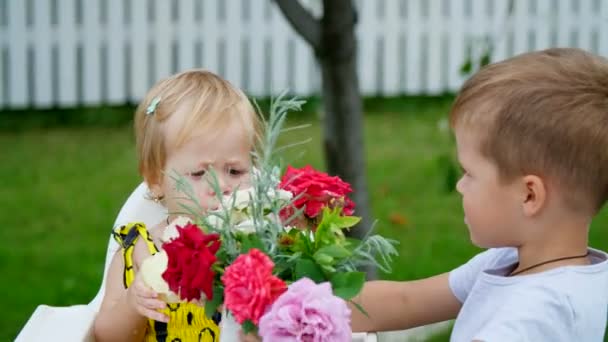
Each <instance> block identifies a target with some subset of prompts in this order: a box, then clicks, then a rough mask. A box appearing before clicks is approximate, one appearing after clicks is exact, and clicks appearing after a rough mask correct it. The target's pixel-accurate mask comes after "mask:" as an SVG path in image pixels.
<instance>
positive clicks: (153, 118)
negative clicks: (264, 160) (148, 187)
mask: <svg viewBox="0 0 608 342" xmlns="http://www.w3.org/2000/svg"><path fill="white" fill-rule="evenodd" d="M155 100H158V101H157V102H158V103H157V105H156V106H154V105H153V101H155ZM151 105H153V106H152V107H150V106H151ZM152 109H153V113H149V111H151V110H152ZM178 111H181V112H182V113H184V114H183V115H182V117H180V118H179V123H178V129H177V131H175V132H177V136H175V137H168V136H167V132H166V128H165V126H166V122H167V121H168V120H169V118H171V117H172V116H173V115H174V114H175V113H176V112H178ZM235 121H238V122H239V123H241V124H242V125H243V128H244V129H245V130H246V131H247V132H246V133H247V134H248V137H249V138H250V141H251V146H252V149H254V148H255V147H256V146H257V144H258V142H259V141H260V136H261V123H260V119H259V117H258V114H257V113H256V111H255V110H254V108H253V106H252V105H251V102H249V100H248V99H247V97H246V96H245V94H244V93H243V92H242V91H241V90H239V89H238V88H236V87H234V86H233V85H232V84H230V83H229V82H228V81H226V80H224V79H222V78H221V77H219V76H217V75H215V74H214V73H212V72H209V71H205V70H188V71H184V72H181V73H179V74H176V75H173V76H170V77H168V78H166V79H163V80H161V81H159V82H158V83H156V84H155V85H154V86H153V87H152V89H150V90H149V91H148V93H147V94H146V96H145V97H144V99H143V100H142V102H141V103H140V104H139V106H138V107H137V110H136V111H135V122H134V128H135V138H136V146H137V154H138V159H139V173H140V174H141V175H142V177H143V178H144V180H145V181H146V182H147V183H148V184H158V183H159V182H160V180H161V175H162V170H163V168H164V166H165V162H166V160H167V150H168V149H169V148H171V147H179V146H180V145H181V144H183V143H184V142H186V141H187V140H188V139H189V138H190V137H191V135H192V133H193V132H194V131H196V130H200V129H206V130H209V131H210V132H211V133H217V132H218V131H221V129H223V128H225V127H228V126H229V125H230V124H231V123H233V122H235Z"/></svg>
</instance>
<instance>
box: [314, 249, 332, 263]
mask: <svg viewBox="0 0 608 342" xmlns="http://www.w3.org/2000/svg"><path fill="white" fill-rule="evenodd" d="M313 258H314V259H315V261H316V262H317V263H318V264H319V265H321V266H323V265H331V264H332V263H333V262H334V258H333V257H331V256H330V255H327V254H325V253H319V252H317V253H315V255H313Z"/></svg>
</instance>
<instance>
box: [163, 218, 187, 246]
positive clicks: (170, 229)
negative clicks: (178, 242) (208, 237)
mask: <svg viewBox="0 0 608 342" xmlns="http://www.w3.org/2000/svg"><path fill="white" fill-rule="evenodd" d="M190 222H192V219H190V218H188V217H185V216H178V217H176V218H175V219H174V220H173V221H171V223H170V224H169V225H168V226H167V227H166V228H165V230H164V231H163V236H162V237H161V241H162V242H169V241H171V240H173V239H175V238H177V237H179V232H178V231H177V226H180V227H185V226H186V225H187V224H188V223H190Z"/></svg>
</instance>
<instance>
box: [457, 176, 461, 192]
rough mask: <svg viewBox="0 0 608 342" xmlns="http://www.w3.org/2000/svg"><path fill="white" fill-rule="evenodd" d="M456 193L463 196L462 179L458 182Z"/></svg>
mask: <svg viewBox="0 0 608 342" xmlns="http://www.w3.org/2000/svg"><path fill="white" fill-rule="evenodd" d="M456 191H458V193H459V194H461V195H462V177H460V179H459V180H458V182H456Z"/></svg>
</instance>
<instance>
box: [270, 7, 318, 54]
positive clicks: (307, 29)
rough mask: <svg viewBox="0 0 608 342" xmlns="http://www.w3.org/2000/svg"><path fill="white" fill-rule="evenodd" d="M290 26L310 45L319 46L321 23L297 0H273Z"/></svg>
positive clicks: (316, 48) (315, 47)
mask: <svg viewBox="0 0 608 342" xmlns="http://www.w3.org/2000/svg"><path fill="white" fill-rule="evenodd" d="M274 2H276V3H277V6H279V9H280V10H281V12H283V15H284V16H285V18H286V19H287V21H288V22H289V23H290V24H291V27H293V29H294V30H295V31H296V32H298V34H299V35H300V36H301V37H302V38H304V40H305V41H307V42H308V44H310V46H312V48H313V49H314V50H319V49H320V48H321V23H320V22H319V20H317V19H315V17H313V16H312V14H311V13H310V12H309V11H308V10H307V9H305V8H304V7H302V4H301V3H300V1H298V0H274Z"/></svg>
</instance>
